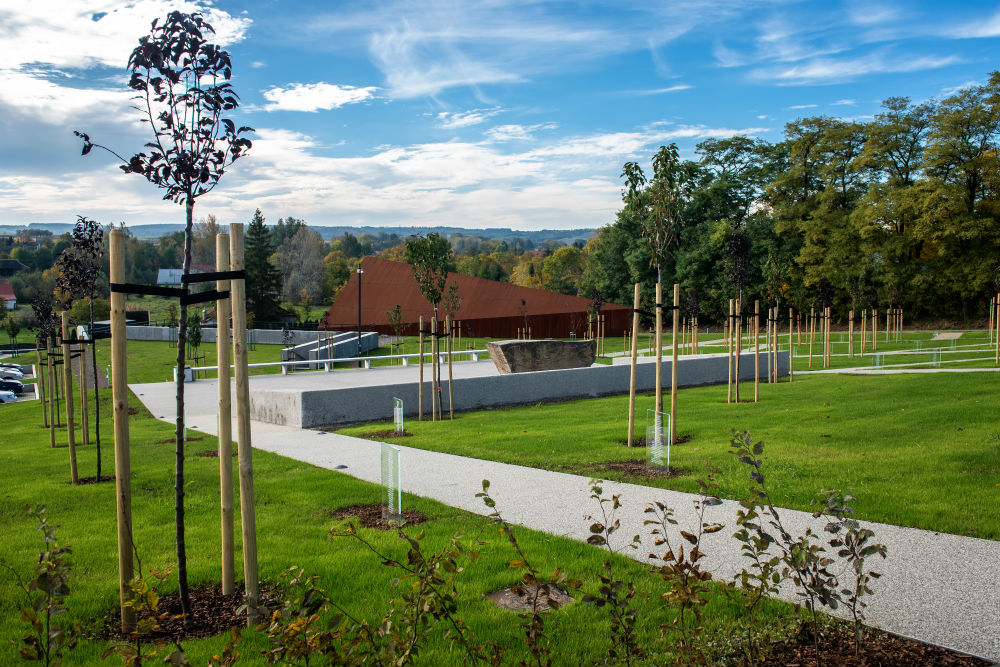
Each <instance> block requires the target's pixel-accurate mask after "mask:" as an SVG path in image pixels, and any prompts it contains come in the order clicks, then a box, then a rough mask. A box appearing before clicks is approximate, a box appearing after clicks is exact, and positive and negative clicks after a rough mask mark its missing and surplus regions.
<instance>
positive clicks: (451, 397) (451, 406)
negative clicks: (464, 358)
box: [444, 315, 455, 419]
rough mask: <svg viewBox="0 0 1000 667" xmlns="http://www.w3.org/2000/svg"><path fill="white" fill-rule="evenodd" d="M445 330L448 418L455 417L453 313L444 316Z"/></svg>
mask: <svg viewBox="0 0 1000 667" xmlns="http://www.w3.org/2000/svg"><path fill="white" fill-rule="evenodd" d="M444 322H445V327H444V328H445V331H447V332H448V343H447V348H448V419H454V418H455V393H454V392H453V391H452V388H451V387H452V385H453V384H454V380H453V376H452V371H451V328H452V327H451V315H445V316H444Z"/></svg>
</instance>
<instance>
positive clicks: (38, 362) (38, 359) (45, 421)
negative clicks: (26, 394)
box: [35, 338, 49, 428]
mask: <svg viewBox="0 0 1000 667" xmlns="http://www.w3.org/2000/svg"><path fill="white" fill-rule="evenodd" d="M35 377H37V378H38V380H37V381H38V402H39V403H40V404H41V406H42V426H43V427H44V428H48V427H49V411H48V402H47V399H46V397H47V396H48V392H46V391H45V372H44V370H43V369H42V347H41V341H40V340H39V339H37V338H36V339H35Z"/></svg>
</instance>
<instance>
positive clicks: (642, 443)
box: [618, 433, 691, 447]
mask: <svg viewBox="0 0 1000 667" xmlns="http://www.w3.org/2000/svg"><path fill="white" fill-rule="evenodd" d="M686 442H691V434H690V433H687V434H684V435H679V436H677V439H676V440H674V441H673V442H672V443H671V444H672V445H683V444H684V443H686ZM618 444H619V445H621V446H622V447H628V440H627V439H624V438H623V439H621V440H619V441H618ZM632 446H633V447H648V446H649V443H647V442H646V439H645V438H632Z"/></svg>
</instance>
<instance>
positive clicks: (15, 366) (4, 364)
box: [0, 361, 24, 373]
mask: <svg viewBox="0 0 1000 667" xmlns="http://www.w3.org/2000/svg"><path fill="white" fill-rule="evenodd" d="M0 368H13V369H14V370H15V371H21V372H22V373H23V372H24V366H22V365H21V364H12V363H10V362H6V361H0Z"/></svg>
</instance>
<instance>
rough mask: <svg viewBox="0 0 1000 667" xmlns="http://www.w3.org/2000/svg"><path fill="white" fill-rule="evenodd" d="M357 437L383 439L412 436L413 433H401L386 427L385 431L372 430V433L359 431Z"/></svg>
mask: <svg viewBox="0 0 1000 667" xmlns="http://www.w3.org/2000/svg"><path fill="white" fill-rule="evenodd" d="M354 437H356V438H367V439H369V440H383V439H385V438H411V437H413V434H412V433H407V432H406V431H403V432H402V433H400V432H399V431H396V430H394V429H386V430H384V431H372V432H371V433H358V434H357V435H356V436H354Z"/></svg>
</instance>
